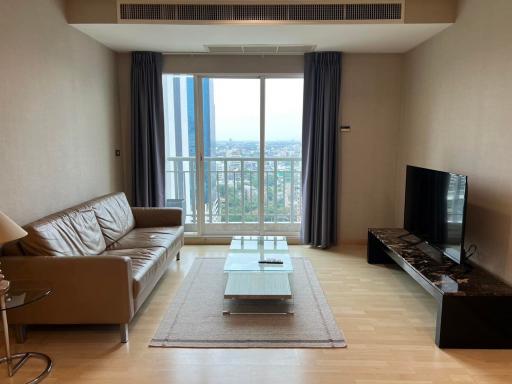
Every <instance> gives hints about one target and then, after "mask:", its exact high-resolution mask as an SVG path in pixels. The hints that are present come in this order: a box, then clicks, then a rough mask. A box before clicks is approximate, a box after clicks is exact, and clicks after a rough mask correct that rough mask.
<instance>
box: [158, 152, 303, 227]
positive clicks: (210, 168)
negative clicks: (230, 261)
mask: <svg viewBox="0 0 512 384" xmlns="http://www.w3.org/2000/svg"><path fill="white" fill-rule="evenodd" d="M196 172H197V167H196V159H195V157H169V158H168V159H167V165H166V196H167V202H168V205H172V206H180V207H182V208H183V210H184V211H185V220H186V221H185V222H186V223H188V224H195V223H197V220H198V217H197V206H196V205H197V185H196V184H197V181H196ZM259 184H260V158H259V157H205V159H204V182H203V183H201V185H200V187H201V188H204V204H205V206H204V214H205V223H206V224H257V223H259V222H260V215H261V219H262V221H263V222H264V223H266V224H267V223H269V224H271V223H274V224H298V223H300V220H301V217H300V211H301V158H300V157H271V158H265V160H264V170H263V188H259ZM262 191H263V192H262ZM260 193H263V207H262V208H263V209H262V210H260Z"/></svg>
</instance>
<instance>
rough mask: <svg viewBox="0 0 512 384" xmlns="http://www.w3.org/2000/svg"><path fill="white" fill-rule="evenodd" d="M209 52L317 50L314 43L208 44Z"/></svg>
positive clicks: (274, 52)
mask: <svg viewBox="0 0 512 384" xmlns="http://www.w3.org/2000/svg"><path fill="white" fill-rule="evenodd" d="M205 48H206V50H207V51H208V53H213V54H219V55H230V54H239V55H303V54H304V53H306V52H312V51H314V50H315V46H314V45H266V44H249V45H206V46H205Z"/></svg>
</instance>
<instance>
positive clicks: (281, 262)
mask: <svg viewBox="0 0 512 384" xmlns="http://www.w3.org/2000/svg"><path fill="white" fill-rule="evenodd" d="M258 263H260V264H283V260H280V259H265V260H260V261H258Z"/></svg>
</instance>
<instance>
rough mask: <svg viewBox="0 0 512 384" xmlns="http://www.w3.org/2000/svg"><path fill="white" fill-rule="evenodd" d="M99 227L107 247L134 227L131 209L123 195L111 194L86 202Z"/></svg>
mask: <svg viewBox="0 0 512 384" xmlns="http://www.w3.org/2000/svg"><path fill="white" fill-rule="evenodd" d="M88 204H90V206H91V207H92V209H94V213H96V218H97V219H98V223H99V225H100V228H101V231H102V232H103V236H105V243H106V244H107V246H109V245H110V244H112V243H114V242H115V241H117V240H119V239H120V238H121V237H123V236H124V235H126V234H127V233H128V232H130V231H131V230H132V229H133V227H135V219H134V217H133V213H132V209H131V207H130V204H129V203H128V200H127V199H126V196H125V194H124V193H122V192H119V193H112V194H110V195H106V196H102V197H98V198H97V199H94V200H91V201H89V202H88Z"/></svg>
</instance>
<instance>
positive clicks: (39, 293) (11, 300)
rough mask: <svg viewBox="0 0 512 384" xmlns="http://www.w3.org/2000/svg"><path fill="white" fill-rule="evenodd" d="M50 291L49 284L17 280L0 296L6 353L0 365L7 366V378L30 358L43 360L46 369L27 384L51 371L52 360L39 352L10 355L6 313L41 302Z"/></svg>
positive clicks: (36, 380)
mask: <svg viewBox="0 0 512 384" xmlns="http://www.w3.org/2000/svg"><path fill="white" fill-rule="evenodd" d="M51 291H52V290H51V288H50V285H49V284H45V283H42V282H37V281H29V280H19V281H11V283H10V287H9V290H8V291H7V292H6V293H5V294H3V295H0V313H1V314H2V324H3V329H4V337H5V351H6V356H5V357H3V358H0V364H3V363H6V364H7V372H8V374H9V377H12V376H14V374H15V373H16V372H17V371H18V370H19V369H20V368H21V367H22V366H23V365H24V364H25V363H26V362H27V361H28V360H29V359H30V358H35V359H39V360H43V361H44V362H45V363H46V367H45V368H44V370H43V372H41V373H40V374H39V375H38V376H37V377H35V378H34V379H32V380H30V381H28V382H27V384H36V383H39V382H40V381H41V380H43V379H44V378H45V377H46V376H47V375H48V374H49V373H50V371H51V370H52V360H51V359H50V357H49V356H47V355H45V354H43V353H39V352H23V353H15V354H11V345H10V341H9V324H8V323H7V311H9V310H11V309H15V308H20V307H23V306H25V305H29V304H31V303H34V302H36V301H38V300H41V299H43V298H45V297H46V296H48V295H49V294H50V293H51Z"/></svg>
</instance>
